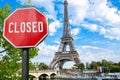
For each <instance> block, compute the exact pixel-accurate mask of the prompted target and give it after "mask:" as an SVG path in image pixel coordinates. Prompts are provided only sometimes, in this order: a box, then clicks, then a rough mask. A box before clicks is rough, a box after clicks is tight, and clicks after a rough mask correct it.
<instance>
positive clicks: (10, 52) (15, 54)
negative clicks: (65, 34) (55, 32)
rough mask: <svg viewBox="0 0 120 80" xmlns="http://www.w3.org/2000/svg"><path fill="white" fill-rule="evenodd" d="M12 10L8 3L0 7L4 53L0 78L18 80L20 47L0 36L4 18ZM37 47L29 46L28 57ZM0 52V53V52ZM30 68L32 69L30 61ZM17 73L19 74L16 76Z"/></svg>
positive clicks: (0, 38) (0, 63) (34, 54)
mask: <svg viewBox="0 0 120 80" xmlns="http://www.w3.org/2000/svg"><path fill="white" fill-rule="evenodd" d="M11 12H12V9H11V7H10V5H9V4H6V5H5V6H4V7H2V8H0V47H2V48H4V49H5V50H4V51H6V53H4V54H5V55H4V56H1V59H0V80H13V79H14V80H20V77H21V76H20V75H21V62H22V61H21V54H22V50H21V49H16V48H14V47H13V46H12V45H11V44H9V43H8V42H7V41H6V40H5V39H4V38H3V36H2V34H3V32H2V31H3V23H4V19H5V18H6V17H7V16H8V15H9V14H10V13H11ZM38 51H39V49H38V48H31V49H30V50H29V59H31V58H33V57H34V56H36V55H37V53H38ZM0 54H1V53H0ZM29 63H30V69H34V68H33V67H34V65H32V63H31V61H30V62H29ZM18 75H19V76H18Z"/></svg>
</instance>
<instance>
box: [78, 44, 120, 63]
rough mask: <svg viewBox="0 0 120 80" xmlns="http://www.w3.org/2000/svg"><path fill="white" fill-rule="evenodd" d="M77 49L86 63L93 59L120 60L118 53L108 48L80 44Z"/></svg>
mask: <svg viewBox="0 0 120 80" xmlns="http://www.w3.org/2000/svg"><path fill="white" fill-rule="evenodd" d="M77 49H78V52H79V55H80V59H81V61H82V62H84V63H86V62H91V61H101V60H102V59H106V60H109V61H114V62H119V59H120V56H119V55H118V53H115V51H112V50H108V49H103V48H99V47H94V46H79V47H78V48H77ZM116 54H117V55H116Z"/></svg>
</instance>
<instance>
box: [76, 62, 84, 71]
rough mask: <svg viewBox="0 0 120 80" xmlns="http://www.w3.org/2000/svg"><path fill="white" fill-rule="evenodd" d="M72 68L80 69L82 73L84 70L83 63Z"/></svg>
mask: <svg viewBox="0 0 120 80" xmlns="http://www.w3.org/2000/svg"><path fill="white" fill-rule="evenodd" d="M74 66H76V69H81V70H82V71H83V70H84V68H85V65H84V63H81V64H75V65H74Z"/></svg>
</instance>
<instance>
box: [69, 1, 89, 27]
mask: <svg viewBox="0 0 120 80" xmlns="http://www.w3.org/2000/svg"><path fill="white" fill-rule="evenodd" d="M68 3H69V5H68V7H69V14H70V15H71V17H70V23H71V24H74V25H80V23H81V21H83V20H84V18H85V16H86V14H87V9H88V8H89V1H88V0H69V1H68Z"/></svg>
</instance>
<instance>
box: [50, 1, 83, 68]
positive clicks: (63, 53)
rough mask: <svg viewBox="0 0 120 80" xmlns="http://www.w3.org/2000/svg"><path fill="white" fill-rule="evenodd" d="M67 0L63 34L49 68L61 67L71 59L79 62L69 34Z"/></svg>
mask: <svg viewBox="0 0 120 80" xmlns="http://www.w3.org/2000/svg"><path fill="white" fill-rule="evenodd" d="M67 6H68V2H67V0H65V1H64V28H63V36H62V38H61V42H60V46H59V49H58V51H57V52H56V53H55V57H54V58H53V60H52V62H51V63H50V66H49V67H50V68H52V69H53V68H55V66H56V65H57V67H58V68H59V69H62V67H63V64H64V63H65V62H67V61H73V62H75V63H77V64H80V63H81V62H80V59H79V54H78V52H77V51H76V50H75V48H74V45H73V38H72V36H71V32H70V27H69V18H68V9H67Z"/></svg>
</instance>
